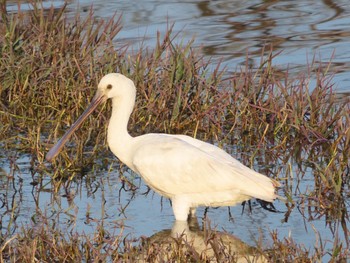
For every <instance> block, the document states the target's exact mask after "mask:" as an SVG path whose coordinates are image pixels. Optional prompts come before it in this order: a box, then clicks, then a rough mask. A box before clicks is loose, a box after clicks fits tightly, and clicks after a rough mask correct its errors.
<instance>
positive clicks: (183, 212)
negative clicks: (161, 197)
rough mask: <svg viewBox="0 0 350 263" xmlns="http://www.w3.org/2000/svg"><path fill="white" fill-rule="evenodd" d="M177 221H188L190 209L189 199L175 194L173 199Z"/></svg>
mask: <svg viewBox="0 0 350 263" xmlns="http://www.w3.org/2000/svg"><path fill="white" fill-rule="evenodd" d="M171 203H172V205H173V211H174V215H175V219H176V221H187V218H188V214H189V211H190V205H189V202H188V199H187V198H186V197H184V196H175V197H173V198H172V199H171Z"/></svg>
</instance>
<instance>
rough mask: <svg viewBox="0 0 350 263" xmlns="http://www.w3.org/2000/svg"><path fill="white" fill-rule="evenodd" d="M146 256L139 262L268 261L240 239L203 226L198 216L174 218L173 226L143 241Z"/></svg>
mask: <svg viewBox="0 0 350 263" xmlns="http://www.w3.org/2000/svg"><path fill="white" fill-rule="evenodd" d="M143 246H144V248H145V247H147V249H146V251H147V257H144V260H141V261H139V262H142V261H144V262H183V261H186V262H240V263H241V262H245V263H247V262H255V263H258V262H268V260H267V259H266V258H265V257H264V256H263V255H261V253H259V251H258V249H256V248H254V247H251V246H249V245H247V244H245V243H244V242H243V241H241V240H240V239H239V238H237V237H235V236H233V235H231V234H229V233H226V232H219V231H214V230H212V229H210V226H207V227H204V229H200V227H199V224H198V221H197V218H190V219H189V221H188V222H184V221H175V223H174V225H173V228H172V229H167V230H163V231H160V232H158V233H156V234H154V235H153V236H151V237H149V238H147V239H146V240H144V242H143Z"/></svg>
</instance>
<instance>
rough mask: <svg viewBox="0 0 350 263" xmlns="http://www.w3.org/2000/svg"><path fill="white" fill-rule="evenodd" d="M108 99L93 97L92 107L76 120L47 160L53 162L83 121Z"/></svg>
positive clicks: (101, 96)
mask: <svg viewBox="0 0 350 263" xmlns="http://www.w3.org/2000/svg"><path fill="white" fill-rule="evenodd" d="M105 100H106V98H105V96H104V95H103V94H101V93H99V92H97V93H96V95H95V96H94V97H93V99H92V101H91V103H90V105H89V106H88V107H87V108H86V110H85V111H84V112H83V114H81V115H80V117H79V118H78V119H77V120H76V122H75V123H74V124H73V125H72V126H71V127H70V129H69V130H68V131H67V132H66V133H65V134H64V135H63V137H62V138H61V139H60V140H59V141H58V142H57V143H56V144H55V145H54V146H53V147H52V148H51V149H50V151H49V152H48V153H47V154H46V160H47V161H51V160H52V159H53V158H55V157H56V156H57V154H59V153H60V151H61V149H62V147H63V146H64V145H65V143H66V141H67V140H68V139H69V138H70V137H71V136H72V134H73V132H74V131H75V130H76V129H78V128H79V127H80V125H81V124H82V123H83V121H84V120H85V119H86V118H87V117H88V116H89V115H90V114H91V113H92V112H93V111H94V110H95V109H96V107H97V106H98V105H99V104H101V102H103V101H105Z"/></svg>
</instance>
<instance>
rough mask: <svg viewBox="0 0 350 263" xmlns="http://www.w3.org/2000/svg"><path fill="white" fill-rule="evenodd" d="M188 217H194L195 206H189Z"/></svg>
mask: <svg viewBox="0 0 350 263" xmlns="http://www.w3.org/2000/svg"><path fill="white" fill-rule="evenodd" d="M190 217H191V218H192V217H196V207H191V208H190Z"/></svg>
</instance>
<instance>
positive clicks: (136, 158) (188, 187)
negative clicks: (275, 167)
mask: <svg viewBox="0 0 350 263" xmlns="http://www.w3.org/2000/svg"><path fill="white" fill-rule="evenodd" d="M108 98H110V99H112V115H111V119H110V122H109V126H108V145H109V147H110V149H111V151H112V152H113V153H114V154H115V155H116V156H117V157H118V158H119V160H120V161H122V162H123V163H125V164H126V165H127V166H128V167H129V168H131V169H132V170H133V171H135V172H136V173H138V174H140V175H141V177H142V178H143V179H144V180H145V181H146V183H147V184H148V185H149V186H150V187H151V188H152V189H153V190H154V191H156V192H157V193H159V194H161V195H163V196H165V197H168V198H170V199H171V200H172V206H173V211H174V214H175V218H176V220H180V221H185V220H187V217H188V215H189V213H190V212H191V214H192V215H193V214H194V212H195V208H196V207H197V206H232V205H235V204H237V203H240V202H243V201H246V200H249V199H251V198H253V197H254V198H259V199H262V200H265V201H268V202H271V201H273V200H274V199H275V198H277V195H276V194H275V187H277V186H279V183H278V182H276V181H275V180H272V179H270V178H268V177H266V176H264V175H262V174H260V173H257V172H255V171H254V170H252V169H250V168H248V167H246V166H244V165H243V164H242V163H240V162H239V161H237V160H236V159H234V158H233V157H232V156H230V155H229V154H228V153H226V152H225V151H223V150H222V149H220V148H218V147H216V146H214V145H212V144H209V143H206V142H203V141H200V140H197V139H194V138H192V137H189V136H186V135H169V134H157V133H151V134H145V135H142V136H137V137H131V136H130V135H129V133H128V131H127V125H128V121H129V117H130V114H131V112H132V110H133V108H134V104H135V98H136V88H135V85H134V83H133V82H132V81H131V80H130V79H128V78H127V77H125V76H123V75H121V74H118V73H111V74H108V75H106V76H104V77H103V78H102V79H101V81H100V83H99V85H98V89H97V93H96V95H95V97H94V98H93V100H92V102H91V104H90V105H89V107H88V108H87V109H86V110H85V111H84V113H83V114H82V115H81V116H80V117H79V119H78V120H77V121H76V122H75V123H74V124H73V125H72V127H71V128H70V129H69V130H68V131H67V132H66V134H65V135H64V136H63V137H62V138H61V140H60V141H59V142H58V143H57V144H56V145H55V146H54V147H53V148H52V149H51V150H50V151H49V153H48V154H47V156H46V159H47V160H49V161H50V160H51V159H53V158H54V157H55V156H56V155H57V154H58V152H59V151H60V149H61V148H62V147H63V145H64V143H65V142H66V141H67V140H68V138H69V137H70V135H71V134H72V133H73V132H74V131H75V130H76V129H77V128H78V127H79V126H80V124H81V123H82V122H83V121H84V119H85V118H86V117H87V116H88V115H89V114H90V113H91V112H92V111H93V110H94V109H95V108H96V107H97V105H98V104H100V103H101V102H103V101H105V100H106V99H108Z"/></svg>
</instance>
